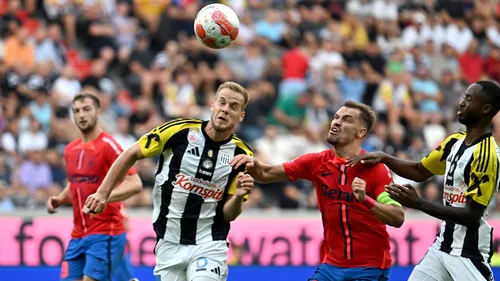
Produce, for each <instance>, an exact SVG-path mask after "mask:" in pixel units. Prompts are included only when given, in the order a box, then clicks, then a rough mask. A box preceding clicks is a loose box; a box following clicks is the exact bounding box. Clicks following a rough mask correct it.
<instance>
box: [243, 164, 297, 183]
mask: <svg viewBox="0 0 500 281" xmlns="http://www.w3.org/2000/svg"><path fill="white" fill-rule="evenodd" d="M248 173H249V174H250V175H251V176H252V177H253V178H254V179H255V180H256V181H257V182H260V183H273V182H279V181H284V180H287V179H288V176H287V174H286V172H285V168H284V167H283V165H282V164H279V165H269V164H266V163H262V162H260V161H258V160H255V162H254V166H253V167H252V168H248Z"/></svg>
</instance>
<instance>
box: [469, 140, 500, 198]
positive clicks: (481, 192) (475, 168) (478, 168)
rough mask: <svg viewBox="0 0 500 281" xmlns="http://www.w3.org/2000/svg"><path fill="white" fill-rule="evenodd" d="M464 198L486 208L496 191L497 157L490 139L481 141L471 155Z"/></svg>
mask: <svg viewBox="0 0 500 281" xmlns="http://www.w3.org/2000/svg"><path fill="white" fill-rule="evenodd" d="M473 157H474V158H473V160H472V163H471V167H470V176H469V185H468V188H467V192H466V193H465V195H464V196H465V197H471V198H472V200H474V201H476V202H477V203H479V204H481V205H483V206H485V207H487V206H488V204H489V203H490V200H491V198H492V197H493V194H494V193H495V191H496V189H497V182H498V169H499V167H498V155H497V151H496V145H495V141H494V139H493V138H492V137H489V138H487V139H485V140H483V141H482V142H481V143H480V144H479V145H478V146H477V147H476V150H475V151H474V153H473Z"/></svg>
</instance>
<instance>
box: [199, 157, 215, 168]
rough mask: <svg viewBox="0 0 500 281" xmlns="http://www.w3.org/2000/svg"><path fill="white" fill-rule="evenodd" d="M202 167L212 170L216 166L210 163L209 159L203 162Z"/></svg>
mask: <svg viewBox="0 0 500 281" xmlns="http://www.w3.org/2000/svg"><path fill="white" fill-rule="evenodd" d="M201 165H202V166H203V168H205V169H211V168H212V167H213V166H214V163H212V161H210V160H209V159H207V160H205V161H203V163H201Z"/></svg>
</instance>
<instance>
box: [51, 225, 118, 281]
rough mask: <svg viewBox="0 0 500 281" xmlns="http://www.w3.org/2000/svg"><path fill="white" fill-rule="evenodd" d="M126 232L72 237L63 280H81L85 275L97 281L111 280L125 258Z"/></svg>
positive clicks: (63, 267)
mask: <svg viewBox="0 0 500 281" xmlns="http://www.w3.org/2000/svg"><path fill="white" fill-rule="evenodd" d="M126 242H127V238H126V235H125V233H123V234H120V235H116V236H111V235H104V234H92V235H88V236H85V237H83V238H79V239H71V241H70V242H69V245H68V249H66V254H65V255H64V261H63V264H62V270H61V280H63V281H73V280H81V279H82V278H83V276H84V275H86V276H88V277H91V278H93V279H95V280H97V281H110V280H111V277H112V276H113V272H114V270H115V268H116V266H117V264H118V263H119V262H120V261H121V259H122V258H123V251H124V250H125V245H126Z"/></svg>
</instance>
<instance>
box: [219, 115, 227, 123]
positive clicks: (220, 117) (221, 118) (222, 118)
mask: <svg viewBox="0 0 500 281" xmlns="http://www.w3.org/2000/svg"><path fill="white" fill-rule="evenodd" d="M217 119H219V120H222V121H224V122H227V120H226V118H224V117H222V116H219V117H217Z"/></svg>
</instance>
